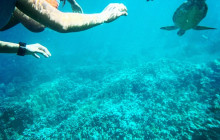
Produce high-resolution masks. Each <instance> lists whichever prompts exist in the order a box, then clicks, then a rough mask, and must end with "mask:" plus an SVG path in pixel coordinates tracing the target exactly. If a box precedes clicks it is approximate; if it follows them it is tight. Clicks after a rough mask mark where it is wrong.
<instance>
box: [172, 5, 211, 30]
mask: <svg viewBox="0 0 220 140" xmlns="http://www.w3.org/2000/svg"><path fill="white" fill-rule="evenodd" d="M207 11H208V6H207V5H206V3H205V2H201V1H199V2H198V1H194V2H193V1H188V2H185V3H183V4H182V5H180V7H179V8H178V9H177V10H176V12H175V13H174V15H173V22H174V23H175V25H176V26H177V27H179V28H180V29H182V30H188V29H191V28H194V27H196V26H197V25H198V24H199V23H200V21H201V20H202V19H203V18H204V17H205V16H206V14H207Z"/></svg>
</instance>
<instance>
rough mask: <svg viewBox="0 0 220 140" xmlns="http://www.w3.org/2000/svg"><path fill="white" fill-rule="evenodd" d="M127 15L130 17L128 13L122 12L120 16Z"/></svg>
mask: <svg viewBox="0 0 220 140" xmlns="http://www.w3.org/2000/svg"><path fill="white" fill-rule="evenodd" d="M127 15H128V13H127V12H121V13H120V16H127Z"/></svg>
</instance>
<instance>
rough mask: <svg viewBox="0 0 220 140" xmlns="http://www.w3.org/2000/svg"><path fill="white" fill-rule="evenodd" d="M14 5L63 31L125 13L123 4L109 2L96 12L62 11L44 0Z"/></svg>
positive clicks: (78, 28) (107, 19) (22, 0)
mask: <svg viewBox="0 0 220 140" xmlns="http://www.w3.org/2000/svg"><path fill="white" fill-rule="evenodd" d="M16 7H17V8H19V10H21V11H22V12H23V13H25V14H27V15H28V16H30V17H31V18H33V19H34V20H36V21H38V22H39V23H41V24H43V25H45V26H47V27H49V28H51V29H53V30H55V31H58V32H63V33H64V32H76V31H82V30H86V29H89V28H92V27H94V26H97V25H100V24H102V23H105V22H111V21H113V20H115V19H117V18H118V17H120V16H122V15H127V9H126V7H125V6H124V5H123V4H110V5H108V6H107V7H106V8H105V9H104V10H103V12H101V13H98V14H80V13H63V12H60V11H59V10H57V9H56V8H54V7H52V6H51V5H50V4H48V3H47V2H46V1H45V0H18V1H17V4H16Z"/></svg>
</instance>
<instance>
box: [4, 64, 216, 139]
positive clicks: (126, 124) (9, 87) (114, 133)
mask: <svg viewBox="0 0 220 140" xmlns="http://www.w3.org/2000/svg"><path fill="white" fill-rule="evenodd" d="M98 68H99V69H98ZM62 73H66V74H63V75H62V76H58V77H55V78H54V79H52V78H51V79H50V80H49V81H45V82H43V83H40V84H39V85H38V86H35V87H34V88H27V87H28V84H27V83H20V84H19V85H18V86H15V83H12V82H11V83H7V84H4V83H2V84H0V91H4V94H1V96H0V101H1V105H0V123H1V125H0V128H1V129H0V130H1V131H0V137H1V138H3V139H39V140H40V139H201V138H203V139H218V138H220V133H219V132H220V117H219V116H220V115H219V114H220V95H219V93H220V87H219V84H220V61H219V60H215V61H214V62H211V63H208V64H192V63H188V62H180V61H173V60H172V61H171V60H160V61H155V62H150V63H145V64H142V65H141V66H138V67H133V68H127V69H124V70H121V71H117V68H115V69H114V68H109V67H108V66H103V65H102V66H97V65H96V66H86V67H85V66H80V67H78V68H74V69H73V70H72V71H68V72H65V71H63V72H62ZM32 84H33V83H32ZM23 88H27V90H25V91H23V90H22V89H23ZM15 93H19V94H15Z"/></svg>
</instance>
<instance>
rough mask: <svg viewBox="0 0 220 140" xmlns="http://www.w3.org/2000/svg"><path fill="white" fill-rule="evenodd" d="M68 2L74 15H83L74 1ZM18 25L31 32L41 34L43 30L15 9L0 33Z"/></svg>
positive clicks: (34, 21) (53, 4) (39, 25)
mask: <svg viewBox="0 0 220 140" xmlns="http://www.w3.org/2000/svg"><path fill="white" fill-rule="evenodd" d="M68 2H69V3H70V5H71V7H72V11H73V12H74V13H83V10H82V8H81V7H80V5H79V4H78V3H77V2H76V1H75V0H68ZM64 3H65V2H64ZM50 5H52V6H53V7H55V8H57V7H58V6H59V5H58V3H50ZM63 6H64V5H63ZM18 23H21V24H23V25H24V26H25V27H26V28H27V29H28V30H29V31H31V32H42V31H44V29H45V26H44V25H42V24H40V23H39V22H37V21H36V20H34V19H32V18H31V17H29V16H27V15H26V14H24V13H23V12H21V11H20V10H19V9H18V8H16V7H15V10H14V12H13V16H12V17H11V19H10V21H9V22H8V24H7V25H6V26H4V27H3V28H2V29H0V31H5V30H8V29H10V28H12V27H13V26H15V25H17V24H18Z"/></svg>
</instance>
